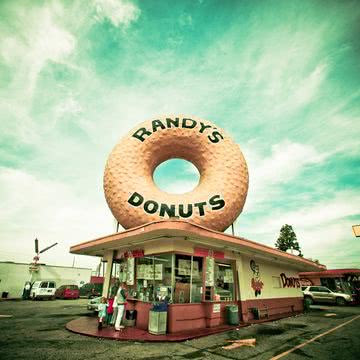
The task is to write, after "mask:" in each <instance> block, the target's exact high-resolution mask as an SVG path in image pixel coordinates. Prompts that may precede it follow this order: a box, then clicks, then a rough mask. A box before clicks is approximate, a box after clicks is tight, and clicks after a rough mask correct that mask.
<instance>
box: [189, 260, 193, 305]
mask: <svg viewBox="0 0 360 360" xmlns="http://www.w3.org/2000/svg"><path fill="white" fill-rule="evenodd" d="M193 259H194V257H193V256H192V255H191V264H190V301H189V302H190V303H191V302H192V301H191V299H192V278H193Z"/></svg>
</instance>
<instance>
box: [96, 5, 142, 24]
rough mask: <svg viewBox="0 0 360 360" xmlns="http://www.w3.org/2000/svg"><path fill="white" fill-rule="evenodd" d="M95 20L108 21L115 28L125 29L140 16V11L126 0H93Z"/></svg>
mask: <svg viewBox="0 0 360 360" xmlns="http://www.w3.org/2000/svg"><path fill="white" fill-rule="evenodd" d="M94 6H95V11H96V19H97V20H98V21H103V20H104V19H109V20H110V21H111V23H112V24H113V25H114V26H116V27H120V26H122V27H124V28H127V27H128V26H129V25H130V24H131V23H132V22H134V21H136V20H137V19H138V17H139V16H140V13H141V11H140V9H139V8H138V7H137V6H136V5H135V4H133V3H131V2H129V1H126V0H94Z"/></svg>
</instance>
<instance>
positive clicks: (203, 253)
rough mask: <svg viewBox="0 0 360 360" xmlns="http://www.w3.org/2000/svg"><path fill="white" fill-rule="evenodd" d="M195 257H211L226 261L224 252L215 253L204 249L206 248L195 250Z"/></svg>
mask: <svg viewBox="0 0 360 360" xmlns="http://www.w3.org/2000/svg"><path fill="white" fill-rule="evenodd" d="M194 256H202V257H207V256H210V257H213V258H215V259H224V257H225V255H224V253H223V252H222V251H214V250H211V249H204V248H195V249H194Z"/></svg>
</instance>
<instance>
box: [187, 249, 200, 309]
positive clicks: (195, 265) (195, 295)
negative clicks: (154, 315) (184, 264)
mask: <svg viewBox="0 0 360 360" xmlns="http://www.w3.org/2000/svg"><path fill="white" fill-rule="evenodd" d="M191 270H192V277H191V295H190V297H191V302H192V303H200V302H201V300H202V293H203V258H202V257H197V256H193V257H192V268H191Z"/></svg>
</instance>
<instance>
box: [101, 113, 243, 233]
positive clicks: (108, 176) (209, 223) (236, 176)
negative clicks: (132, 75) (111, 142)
mask: <svg viewBox="0 0 360 360" xmlns="http://www.w3.org/2000/svg"><path fill="white" fill-rule="evenodd" d="M174 158H179V159H184V160H187V161H189V162H191V163H192V164H194V166H196V167H197V169H198V170H199V173H200V181H199V184H198V185H197V187H196V188H195V189H194V190H192V191H189V192H186V193H184V194H169V193H166V192H164V191H162V190H160V189H159V188H158V187H157V186H156V185H155V183H154V180H153V173H154V171H155V169H156V167H157V166H158V165H160V164H161V163H162V162H164V161H166V160H169V159H174ZM248 185H249V175H248V169H247V165H246V162H245V159H244V156H243V155H242V152H241V150H240V147H239V145H237V144H236V143H234V142H233V140H232V139H231V138H230V137H229V136H228V135H227V134H226V133H225V132H224V131H223V130H222V129H220V128H219V127H217V126H216V125H215V124H213V123H211V122H210V121H208V120H204V119H200V118H198V117H195V116H191V117H190V116H184V115H169V116H163V117H158V118H154V119H150V120H147V121H144V122H143V123H141V124H139V125H138V126H136V127H135V128H134V129H133V130H131V131H130V132H129V133H128V134H127V135H126V136H125V137H124V138H122V139H121V140H120V142H119V143H118V144H117V145H116V146H115V148H114V149H113V151H112V152H111V153H110V155H109V158H108V160H107V163H106V167H105V173H104V192H105V198H106V201H107V203H108V205H109V207H110V209H111V211H112V213H113V215H114V217H115V218H116V219H117V220H118V222H119V223H120V224H121V225H122V226H123V227H124V228H125V229H128V228H132V227H136V226H140V225H143V224H145V223H149V222H152V221H159V220H168V219H169V218H174V217H175V218H178V219H180V220H186V221H189V222H192V223H195V224H198V225H201V226H204V227H206V228H209V229H213V230H217V231H224V230H225V229H226V228H228V227H229V226H230V225H231V224H232V223H233V222H234V220H235V219H236V218H237V217H238V216H239V214H240V213H241V211H242V209H243V207H244V204H245V200H246V195H247V191H248Z"/></svg>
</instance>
